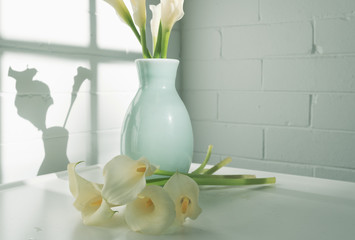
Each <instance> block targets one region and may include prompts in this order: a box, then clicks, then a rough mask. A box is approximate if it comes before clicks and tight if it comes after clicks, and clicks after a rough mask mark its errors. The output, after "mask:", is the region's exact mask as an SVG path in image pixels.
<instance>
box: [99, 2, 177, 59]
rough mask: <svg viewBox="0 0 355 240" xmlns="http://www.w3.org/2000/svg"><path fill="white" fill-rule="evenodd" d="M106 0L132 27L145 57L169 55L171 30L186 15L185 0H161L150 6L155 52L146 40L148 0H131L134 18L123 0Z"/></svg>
mask: <svg viewBox="0 0 355 240" xmlns="http://www.w3.org/2000/svg"><path fill="white" fill-rule="evenodd" d="M104 1H105V2H107V3H109V4H110V5H111V6H112V7H113V8H114V9H115V10H116V13H117V14H118V16H119V17H120V18H121V20H122V21H123V22H124V23H126V24H127V25H128V26H129V27H130V28H131V29H132V31H133V33H134V34H135V36H136V38H137V39H138V41H139V43H140V44H141V46H142V52H143V57H144V58H152V57H153V58H166V57H167V52H168V44H169V38H170V33H171V30H172V28H173V26H174V24H175V23H176V22H177V21H179V20H180V19H181V18H182V17H183V16H184V10H183V5H184V0H161V2H160V3H159V4H158V5H156V6H155V5H150V6H149V8H150V10H151V11H152V13H153V17H152V19H151V21H150V27H151V32H152V38H153V54H151V53H150V52H149V50H148V48H147V41H146V18H147V17H146V0H130V1H131V5H132V9H133V19H132V16H131V14H130V12H129V10H128V8H127V6H126V4H125V3H124V1H123V0H104ZM137 28H138V29H139V31H138V30H137Z"/></svg>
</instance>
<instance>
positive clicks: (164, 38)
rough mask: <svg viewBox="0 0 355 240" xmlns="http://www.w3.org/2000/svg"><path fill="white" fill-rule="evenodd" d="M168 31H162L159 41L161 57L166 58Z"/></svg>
mask: <svg viewBox="0 0 355 240" xmlns="http://www.w3.org/2000/svg"><path fill="white" fill-rule="evenodd" d="M170 33H171V31H170V30H165V29H162V39H161V57H162V58H166V57H167V55H168V45H169V38H170Z"/></svg>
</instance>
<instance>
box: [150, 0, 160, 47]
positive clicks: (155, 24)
mask: <svg viewBox="0 0 355 240" xmlns="http://www.w3.org/2000/svg"><path fill="white" fill-rule="evenodd" d="M149 8H150V10H151V11H152V14H153V16H152V19H151V20H150V28H151V32H152V37H153V47H154V49H155V46H156V44H157V39H158V33H159V26H160V19H161V4H160V3H159V4H158V5H149Z"/></svg>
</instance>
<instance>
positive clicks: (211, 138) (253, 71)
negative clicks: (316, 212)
mask: <svg viewBox="0 0 355 240" xmlns="http://www.w3.org/2000/svg"><path fill="white" fill-rule="evenodd" d="M156 2H158V0H151V1H150V0H147V3H148V4H150V3H156ZM127 3H129V1H127ZM128 5H129V4H128ZM19 6H21V7H19ZM68 6H70V7H68ZM184 8H185V16H184V18H183V21H182V24H181V26H179V25H177V26H176V27H175V29H174V33H173V36H172V41H173V42H171V43H170V49H169V54H170V55H169V56H170V57H174V58H178V57H179V54H180V46H181V50H182V51H181V61H182V64H181V68H180V69H181V70H182V74H181V75H182V76H181V77H182V86H181V87H182V96H183V100H184V101H185V103H186V105H187V107H188V110H189V111H190V114H191V118H192V121H193V127H194V134H195V161H197V162H199V161H201V160H202V159H203V158H204V154H205V152H206V150H207V146H208V145H209V144H213V145H214V149H213V153H214V154H213V157H212V162H217V161H219V160H221V159H222V158H224V157H225V156H231V157H232V158H233V163H232V165H234V166H237V167H242V168H251V169H261V170H269V171H277V172H285V173H292V174H300V175H306V176H316V177H324V178H332V179H340V180H347V181H355V1H353V0H185V7H184ZM180 39H181V44H180ZM140 57H141V54H140V47H139V45H138V43H137V42H136V39H135V38H134V36H133V34H132V33H131V32H130V29H129V28H128V27H126V26H125V25H123V24H122V23H121V22H120V21H119V20H118V18H117V16H116V15H115V14H114V12H113V9H112V8H111V7H110V6H108V5H107V4H105V3H104V2H103V1H102V0H76V1H72V0H62V1H54V0H0V182H3V183H4V182H10V181H17V180H21V179H25V178H29V177H33V176H36V175H37V173H38V170H39V168H40V166H41V164H42V162H43V160H44V159H48V158H50V157H53V156H62V157H63V159H67V161H71V162H74V161H81V160H83V161H86V162H87V163H88V164H94V163H97V162H100V163H104V162H106V161H108V160H110V159H111V158H112V157H113V156H115V155H117V154H119V135H120V128H121V123H122V120H123V117H124V113H125V110H126V108H127V106H128V104H129V102H130V100H131V99H132V97H133V96H134V93H135V91H136V89H137V87H138V80H137V74H136V69H135V65H134V62H133V61H134V59H136V58H140ZM79 66H81V67H84V68H86V69H88V70H90V73H91V75H90V79H89V80H87V79H86V80H84V82H83V84H82V85H81V88H80V90H79V93H78V96H77V98H76V100H75V102H74V104H73V108H72V110H71V112H70V114H69V117H68V121H67V124H66V125H65V126H64V122H65V118H66V115H67V114H68V109H69V107H70V101H71V94H72V86H73V83H74V76H75V75H76V74H77V68H78V67H79ZM10 67H11V68H12V69H14V70H16V71H25V70H26V69H31V68H34V69H36V70H37V73H36V75H35V76H34V78H33V80H37V81H39V82H41V84H39V83H38V84H39V85H42V86H47V89H48V90H46V91H43V88H42V90H41V88H34V87H33V86H37V85H35V84H33V81H30V83H29V84H28V85H26V88H24V89H21V91H20V92H18V90H17V89H16V80H15V79H14V78H12V77H10V76H9V75H8V71H9V68H10ZM27 76H28V74H27ZM30 80H32V79H30ZM20 86H21V84H20ZM178 86H179V85H178ZM16 95H18V96H17V97H18V98H20V99H24V101H23V102H22V104H20V107H19V108H18V107H16V106H15V99H16ZM51 99H52V100H53V104H51V105H50V106H49V107H48V105H49V104H50V100H51ZM46 104H47V105H46ZM39 106H42V108H40V107H39ZM43 106H47V107H48V110H46V107H44V108H43ZM43 109H45V110H43ZM25 110H28V112H32V113H35V114H33V115H31V116H30V117H29V116H27V117H23V116H21V114H22V113H21V112H22V111H25ZM18 111H19V112H18ZM25 112H26V111H25ZM22 115H23V114H22ZM43 116H44V117H45V129H44V130H43V129H42V130H38V128H37V126H36V125H35V124H37V125H38V123H39V122H43V119H42V118H43ZM29 119H30V120H32V122H31V121H29ZM63 128H65V129H66V130H67V131H68V132H69V135H68V136H66V135H65V134H63V131H55V132H54V133H53V132H49V133H47V134H45V137H44V139H43V138H42V135H43V132H44V131H46V130H47V129H63ZM66 137H68V143H67V145H66V144H65V140H66ZM44 142H45V143H46V144H47V148H48V149H47V150H46V151H45V149H44V146H43V144H44ZM57 146H62V148H59V147H57Z"/></svg>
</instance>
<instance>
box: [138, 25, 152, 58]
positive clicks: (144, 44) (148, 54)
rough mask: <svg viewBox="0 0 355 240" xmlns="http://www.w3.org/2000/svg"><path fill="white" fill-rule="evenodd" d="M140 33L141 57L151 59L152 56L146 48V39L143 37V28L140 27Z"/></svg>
mask: <svg viewBox="0 0 355 240" xmlns="http://www.w3.org/2000/svg"><path fill="white" fill-rule="evenodd" d="M140 32H141V45H142V52H143V57H144V58H151V57H152V56H151V55H150V53H149V50H148V48H147V39H146V36H145V28H144V27H142V28H141V29H140Z"/></svg>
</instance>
